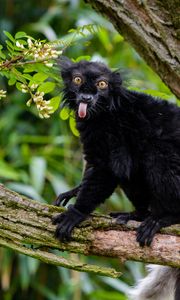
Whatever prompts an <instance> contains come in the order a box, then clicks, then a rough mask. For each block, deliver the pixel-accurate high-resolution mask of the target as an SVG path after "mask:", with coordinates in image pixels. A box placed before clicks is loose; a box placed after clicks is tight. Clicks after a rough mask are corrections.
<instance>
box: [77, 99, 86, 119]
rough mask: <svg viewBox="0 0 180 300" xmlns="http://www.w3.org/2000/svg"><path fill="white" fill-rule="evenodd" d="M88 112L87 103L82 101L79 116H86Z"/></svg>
mask: <svg viewBox="0 0 180 300" xmlns="http://www.w3.org/2000/svg"><path fill="white" fill-rule="evenodd" d="M86 113H87V103H84V102H80V104H79V108H78V116H79V117H80V118H85V116H86Z"/></svg>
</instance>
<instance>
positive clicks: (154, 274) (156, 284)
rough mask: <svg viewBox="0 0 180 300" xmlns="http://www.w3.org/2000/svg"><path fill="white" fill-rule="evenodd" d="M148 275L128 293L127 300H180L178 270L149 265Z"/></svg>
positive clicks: (179, 274)
mask: <svg viewBox="0 0 180 300" xmlns="http://www.w3.org/2000/svg"><path fill="white" fill-rule="evenodd" d="M147 268H148V270H149V274H148V275H147V276H146V277H145V278H144V279H142V280H141V281H140V282H139V283H138V284H137V286H136V287H135V288H133V289H132V290H131V291H130V294H129V300H180V269H178V268H172V267H166V266H158V265H149V266H148V267H147Z"/></svg>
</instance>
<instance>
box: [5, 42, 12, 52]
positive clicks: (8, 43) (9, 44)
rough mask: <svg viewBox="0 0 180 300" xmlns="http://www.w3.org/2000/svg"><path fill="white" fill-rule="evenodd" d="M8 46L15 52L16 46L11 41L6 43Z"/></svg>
mask: <svg viewBox="0 0 180 300" xmlns="http://www.w3.org/2000/svg"><path fill="white" fill-rule="evenodd" d="M6 44H7V45H8V46H9V48H10V49H11V50H14V44H12V43H11V42H10V41H6Z"/></svg>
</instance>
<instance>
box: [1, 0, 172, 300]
mask: <svg viewBox="0 0 180 300" xmlns="http://www.w3.org/2000/svg"><path fill="white" fill-rule="evenodd" d="M85 24H97V25H101V28H100V29H99V30H98V31H97V32H96V33H95V34H90V33H87V34H86V37H83V36H78V37H77V40H76V42H75V43H74V44H73V45H72V46H71V47H69V48H68V49H67V50H66V52H65V53H64V54H65V55H67V56H68V57H70V58H72V59H78V58H79V57H80V56H90V57H91V58H92V59H93V60H101V61H104V62H106V63H107V64H108V65H109V66H110V67H111V68H120V70H122V72H123V74H125V75H124V77H125V79H126V85H127V86H129V87H130V88H138V89H143V90H145V91H147V92H149V93H151V94H153V95H157V96H164V98H166V99H169V100H171V101H176V100H175V97H174V96H173V95H172V94H171V93H170V92H169V90H168V88H167V87H166V86H165V85H164V84H163V83H162V82H161V80H160V79H159V77H158V76H157V75H155V74H154V73H153V71H152V70H151V69H150V68H149V67H148V66H147V65H146V64H145V63H144V61H143V60H142V59H141V58H140V57H139V55H138V54H137V53H136V52H135V50H133V49H132V47H131V46H130V45H129V44H127V43H126V42H125V41H124V40H123V37H122V36H120V35H119V34H118V33H117V32H116V31H115V29H114V28H113V26H112V25H111V24H110V23H109V22H108V21H107V20H106V19H104V18H103V17H102V16H100V15H98V14H97V13H96V12H95V11H93V10H92V9H91V7H90V6H88V5H86V4H85V3H84V2H83V1H80V0H71V1H70V0H69V1H68V0H38V1H37V0H29V1H24V0H1V3H0V43H1V44H3V43H4V40H5V36H4V35H3V30H6V31H9V32H10V33H11V34H15V33H16V32H17V31H25V32H27V33H28V34H30V35H31V36H33V37H35V38H40V39H47V40H50V41H53V40H55V39H58V38H61V39H65V40H66V39H69V37H70V35H71V34H72V33H68V31H69V30H70V29H72V28H77V26H83V25H85ZM0 89H5V90H7V91H8V97H7V99H6V100H4V101H1V103H0V105H1V109H0V140H1V147H0V180H1V182H3V183H4V184H5V185H6V186H8V187H9V188H11V189H13V190H16V191H18V192H20V193H22V194H25V195H27V196H29V197H30V198H33V199H36V200H38V201H43V202H44V201H47V202H48V203H51V202H52V201H53V200H54V199H55V197H56V195H58V194H59V193H61V192H64V191H66V190H67V189H69V188H70V187H73V186H75V185H76V184H78V183H79V181H80V180H81V172H82V153H81V146H80V143H79V140H78V138H77V137H76V136H75V135H73V132H72V130H71V128H70V126H69V122H68V121H63V120H62V119H61V118H60V111H59V110H58V111H56V113H55V114H53V115H52V117H51V118H50V119H47V120H45V119H44V120H42V119H40V118H39V117H38V114H37V112H36V110H34V109H33V108H28V107H27V106H26V105H25V102H26V100H27V98H26V97H27V96H26V95H24V94H22V93H20V92H19V91H17V90H15V89H14V88H13V87H8V86H7V83H6V82H5V80H4V78H0ZM129 209H131V204H130V203H129V202H128V200H127V199H126V197H125V196H124V194H123V193H122V192H121V191H120V190H118V191H117V192H116V193H114V194H113V195H112V197H111V199H110V200H108V201H107V202H106V203H105V204H104V205H103V206H101V208H99V211H100V212H103V213H107V212H109V211H112V210H129ZM65 255H66V256H67V257H68V255H70V256H74V255H73V254H68V253H67V254H65ZM79 259H81V260H84V261H87V262H89V263H94V264H99V265H101V264H102V265H104V266H112V267H115V268H117V269H119V270H121V271H122V272H123V276H122V277H121V278H120V279H111V278H105V277H98V276H92V275H88V274H85V273H78V272H75V271H69V270H66V269H63V268H58V267H54V266H49V265H45V264H42V263H40V262H39V261H37V260H34V259H32V258H30V257H25V256H23V255H18V254H16V253H14V252H12V251H10V250H7V249H3V248H1V249H0V299H3V300H11V299H14V300H15V299H17V300H22V299H28V300H41V299H47V300H58V299H60V300H68V299H70V300H79V299H82V300H86V299H87V300H90V299H91V300H108V299H110V300H116V299H118V300H124V299H127V297H126V296H125V294H126V292H128V290H129V288H130V286H131V285H132V284H133V283H134V282H135V281H136V280H137V279H139V278H141V277H142V276H143V275H144V266H143V265H142V264H141V263H136V262H127V263H125V264H124V265H122V264H121V263H120V262H119V261H118V260H111V259H103V258H95V257H87V258H85V257H79Z"/></svg>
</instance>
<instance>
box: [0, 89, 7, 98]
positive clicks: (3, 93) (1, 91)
mask: <svg viewBox="0 0 180 300" xmlns="http://www.w3.org/2000/svg"><path fill="white" fill-rule="evenodd" d="M5 97H6V91H4V90H0V99H1V98H5Z"/></svg>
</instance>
